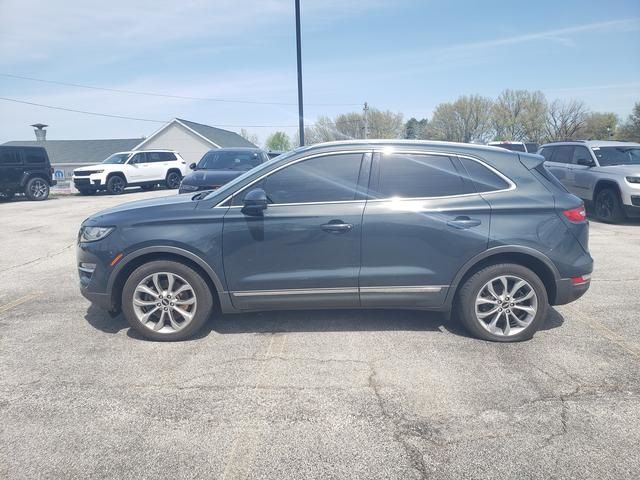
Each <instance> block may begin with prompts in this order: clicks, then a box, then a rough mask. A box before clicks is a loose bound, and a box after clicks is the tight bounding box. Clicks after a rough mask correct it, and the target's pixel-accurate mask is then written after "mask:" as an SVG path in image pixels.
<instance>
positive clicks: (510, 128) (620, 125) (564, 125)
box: [242, 90, 640, 150]
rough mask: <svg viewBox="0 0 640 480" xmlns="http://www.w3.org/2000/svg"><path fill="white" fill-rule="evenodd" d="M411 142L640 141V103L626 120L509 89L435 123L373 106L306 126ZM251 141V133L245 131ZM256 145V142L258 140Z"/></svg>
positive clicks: (436, 117) (438, 111)
mask: <svg viewBox="0 0 640 480" xmlns="http://www.w3.org/2000/svg"><path fill="white" fill-rule="evenodd" d="M365 115H366V130H367V133H368V135H367V137H368V138H388V139H393V138H406V139H422V140H444V141H452V142H467V143H468V142H474V143H486V142H489V141H492V140H497V141H522V142H534V143H544V142H549V141H555V140H565V139H583V140H589V139H592V140H607V139H617V140H627V141H640V102H637V103H636V104H635V106H634V108H633V111H632V113H631V115H629V117H628V118H627V119H625V120H624V121H621V119H620V118H619V117H618V116H617V115H616V114H615V113H612V112H593V111H590V110H589V109H588V108H587V106H586V104H585V103H584V102H582V101H580V100H553V101H548V100H547V98H546V97H545V95H544V94H543V93H542V92H540V91H529V90H505V91H503V92H502V93H501V94H500V95H499V96H498V98H496V99H492V98H488V97H483V96H481V95H463V96H461V97H459V98H457V99H456V100H455V101H453V102H445V103H441V104H439V105H438V106H437V107H436V108H435V109H434V112H433V115H432V117H431V118H430V119H427V118H422V119H417V118H413V117H412V118H410V119H409V120H407V121H404V117H403V114H402V113H399V112H392V111H389V110H384V111H383V110H378V109H376V108H370V109H369V110H368V112H367V113H365V112H349V113H343V114H340V115H337V116H336V117H334V118H330V117H327V116H321V117H319V118H318V119H317V120H316V122H315V123H314V124H313V125H310V126H307V127H305V133H304V135H305V143H306V144H309V145H310V144H314V143H320V142H328V141H333V140H347V139H362V138H365ZM242 134H243V136H245V138H249V137H250V136H251V135H250V134H248V133H247V132H242ZM254 143H255V142H254ZM298 143H299V142H298V139H297V135H295V136H294V138H289V136H288V135H287V134H286V133H285V132H274V133H272V134H271V135H270V136H269V137H268V138H267V140H266V142H265V147H266V148H269V149H272V150H289V149H291V148H292V147H294V146H296V145H298Z"/></svg>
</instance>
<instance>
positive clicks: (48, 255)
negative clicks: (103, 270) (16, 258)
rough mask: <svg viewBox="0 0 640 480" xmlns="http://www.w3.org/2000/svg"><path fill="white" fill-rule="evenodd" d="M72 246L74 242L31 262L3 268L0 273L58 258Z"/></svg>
mask: <svg viewBox="0 0 640 480" xmlns="http://www.w3.org/2000/svg"><path fill="white" fill-rule="evenodd" d="M74 245H75V242H73V243H70V244H69V245H67V246H66V247H64V248H63V249H61V250H57V251H55V252H51V253H48V254H46V255H43V256H42V257H38V258H34V259H33V260H28V261H26V262H23V263H19V264H17V265H11V266H10V267H7V268H5V269H3V270H0V273H4V272H8V271H9V270H14V269H16V268H20V267H24V266H27V265H33V264H34V263H38V262H41V261H43V260H48V259H50V258H53V257H55V256H58V255H60V254H62V253H64V252H66V251H67V250H69V249H70V248H71V247H73V246H74Z"/></svg>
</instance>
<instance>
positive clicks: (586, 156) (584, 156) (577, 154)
mask: <svg viewBox="0 0 640 480" xmlns="http://www.w3.org/2000/svg"><path fill="white" fill-rule="evenodd" d="M578 160H587V161H589V162H591V161H593V158H592V157H591V153H589V150H588V149H587V147H575V148H574V149H573V159H572V162H571V163H573V164H576V165H577V164H578Z"/></svg>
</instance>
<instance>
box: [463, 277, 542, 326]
mask: <svg viewBox="0 0 640 480" xmlns="http://www.w3.org/2000/svg"><path fill="white" fill-rule="evenodd" d="M537 311H538V296H537V295H536V292H535V290H534V289H533V287H532V286H531V285H530V284H529V283H528V282H527V281H526V280H523V279H522V278H520V277H516V276H514V275H501V276H499V277H496V278H493V279H492V280H490V281H488V282H487V283H485V284H484V286H483V287H482V288H481V289H480V291H479V292H478V295H477V296H476V302H475V313H476V318H477V320H478V322H479V323H480V325H482V327H483V328H484V329H486V330H487V331H488V332H489V333H492V334H493V335H499V336H505V337H508V336H513V335H517V334H518V333H520V332H522V331H523V330H524V329H525V328H527V327H528V326H529V325H530V324H531V322H532V321H533V319H534V318H535V316H536V313H537Z"/></svg>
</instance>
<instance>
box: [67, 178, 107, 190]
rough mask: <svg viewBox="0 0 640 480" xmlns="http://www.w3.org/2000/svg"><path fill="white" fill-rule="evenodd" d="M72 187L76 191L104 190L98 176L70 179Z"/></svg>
mask: <svg viewBox="0 0 640 480" xmlns="http://www.w3.org/2000/svg"><path fill="white" fill-rule="evenodd" d="M72 180H73V185H74V186H75V187H76V188H77V189H78V190H81V189H82V190H99V189H100V188H104V182H103V181H102V177H101V176H99V175H89V176H87V177H76V176H73V177H72Z"/></svg>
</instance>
